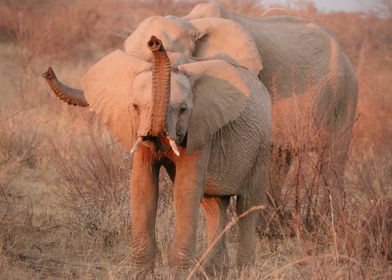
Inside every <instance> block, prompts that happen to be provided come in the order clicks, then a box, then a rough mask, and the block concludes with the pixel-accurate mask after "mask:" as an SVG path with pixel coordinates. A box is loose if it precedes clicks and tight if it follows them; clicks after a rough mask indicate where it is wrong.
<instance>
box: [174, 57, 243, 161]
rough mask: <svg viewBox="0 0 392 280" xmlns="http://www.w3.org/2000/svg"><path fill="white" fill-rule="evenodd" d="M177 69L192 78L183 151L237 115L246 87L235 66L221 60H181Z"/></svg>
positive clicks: (201, 141)
mask: <svg viewBox="0 0 392 280" xmlns="http://www.w3.org/2000/svg"><path fill="white" fill-rule="evenodd" d="M178 69H179V71H181V72H182V73H184V74H185V75H187V76H190V77H191V79H194V84H193V92H194V100H193V109H192V113H191V115H190V117H189V124H188V132H187V147H186V150H187V153H192V151H193V150H194V149H197V148H200V147H201V146H202V145H203V144H204V143H206V142H207V141H208V140H210V139H212V137H213V135H214V134H215V133H216V132H217V131H218V130H219V129H220V128H222V127H224V126H225V125H227V124H228V123H229V122H231V121H234V120H235V119H237V118H238V117H239V116H240V114H241V112H242V111H243V110H244V109H245V106H246V101H247V99H248V97H249V94H250V89H249V87H248V86H247V84H246V83H245V81H244V80H243V79H242V77H241V74H240V72H239V70H238V69H237V68H236V67H235V66H233V65H231V64H229V63H227V62H225V61H223V60H208V61H202V62H194V63H189V64H183V65H179V66H178Z"/></svg>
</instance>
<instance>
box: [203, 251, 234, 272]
mask: <svg viewBox="0 0 392 280" xmlns="http://www.w3.org/2000/svg"><path fill="white" fill-rule="evenodd" d="M229 268H230V261H229V255H228V254H227V251H226V249H223V251H221V252H218V253H216V254H215V255H213V256H210V257H209V258H208V259H207V260H206V261H205V262H204V265H203V269H204V271H205V272H206V273H207V275H208V276H212V277H215V278H219V279H225V278H226V276H227V274H228V272H229Z"/></svg>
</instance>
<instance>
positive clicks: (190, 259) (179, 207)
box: [169, 149, 209, 279]
mask: <svg viewBox="0 0 392 280" xmlns="http://www.w3.org/2000/svg"><path fill="white" fill-rule="evenodd" d="M206 150H207V149H202V150H198V151H194V152H193V153H192V154H191V155H188V154H186V153H185V151H184V152H183V153H182V155H181V157H180V158H178V160H177V163H176V178H175V181H174V192H173V196H174V203H175V208H176V210H175V212H176V228H175V232H174V238H173V241H172V243H171V245H170V248H169V265H170V267H171V269H172V272H173V274H174V278H175V279H182V278H185V277H186V275H188V273H189V271H190V269H191V268H192V267H193V266H194V265H195V263H196V262H195V259H194V248H195V238H196V229H197V223H198V219H199V208H200V202H201V198H202V197H203V193H204V185H205V181H206V173H207V166H208V161H209V154H208V152H207V151H206Z"/></svg>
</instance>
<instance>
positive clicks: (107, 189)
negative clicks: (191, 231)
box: [0, 0, 392, 279]
mask: <svg viewBox="0 0 392 280" xmlns="http://www.w3.org/2000/svg"><path fill="white" fill-rule="evenodd" d="M2 2H3V4H4V5H0V18H1V22H0V61H1V63H0V71H1V78H0V80H1V85H2V86H1V89H0V96H1V101H0V131H1V134H0V279H39V278H67V279H80V278H82V279H96V278H104V279H129V278H132V275H133V274H132V267H131V266H130V262H129V255H130V251H129V250H130V249H129V247H128V244H129V240H130V227H131V226H132V225H130V223H129V214H130V213H129V205H128V204H129V199H128V182H129V176H130V169H131V166H130V162H131V160H130V155H129V154H128V153H127V152H126V151H124V150H123V149H122V148H121V147H120V145H119V144H118V143H117V142H116V140H114V139H113V137H112V136H111V135H110V133H109V132H108V131H107V130H106V128H105V127H103V125H102V124H101V123H100V122H99V120H97V119H96V117H95V115H94V114H92V113H90V112H88V110H85V109H83V108H82V109H79V108H75V107H68V106H65V105H64V104H62V103H60V102H59V101H58V100H56V99H55V97H54V96H52V95H51V94H50V92H49V89H48V88H47V87H46V85H45V83H44V81H43V80H42V78H40V73H41V72H43V71H44V70H46V69H45V68H46V67H47V66H48V65H53V66H55V68H56V69H57V72H58V75H59V76H60V77H61V78H62V80H64V81H67V83H69V84H73V85H75V86H78V85H79V79H80V77H81V76H82V74H83V73H84V72H85V71H86V70H87V69H88V68H89V66H91V65H92V64H93V63H95V61H97V59H99V58H100V57H102V56H103V55H104V54H106V53H108V52H110V51H111V50H112V49H114V48H121V47H122V42H123V41H124V39H125V38H126V37H127V36H128V35H129V34H130V33H131V32H132V31H133V30H134V28H135V27H136V26H137V24H138V22H140V21H141V20H142V19H143V18H145V17H148V16H152V15H158V14H165V15H166V14H174V15H182V14H185V13H186V12H188V11H190V9H191V7H193V5H194V4H195V3H196V2H197V1H185V2H181V3H177V2H175V1H173V0H160V1H136V0H133V1H125V0H123V1H98V0H88V1H83V2H81V1H76V0H71V1H49V0H41V1H32V0H30V1H29V0H18V1H7V0H4V1H2ZM226 4H227V5H228V6H229V7H231V8H232V9H235V10H237V11H239V12H242V13H247V14H250V15H253V16H260V15H263V16H268V15H273V14H282V13H284V14H291V15H297V16H302V17H306V18H310V19H312V20H314V21H316V22H318V23H321V24H322V25H324V26H326V27H327V28H328V29H329V30H330V31H331V32H332V33H333V34H335V36H336V37H337V39H338V41H339V42H340V43H341V45H342V46H343V48H344V50H345V52H346V54H347V55H348V56H349V58H350V60H351V61H352V63H353V65H354V66H355V68H356V71H357V73H358V77H359V81H360V96H359V103H358V111H357V120H356V122H355V124H354V129H353V141H352V145H351V148H350V159H349V162H348V164H347V168H346V173H345V181H344V187H345V190H346V211H345V212H344V213H343V215H338V214H341V213H335V215H333V216H332V217H333V218H332V219H331V217H327V216H325V215H324V213H325V212H324V211H323V210H324V209H322V206H321V205H320V204H319V203H317V201H318V196H317V193H316V192H310V191H309V189H308V188H306V186H303V185H299V187H298V188H297V189H296V190H297V192H295V190H290V191H289V192H287V193H288V195H286V196H285V197H284V200H283V203H282V204H281V205H275V206H276V207H273V208H268V209H269V210H268V211H270V213H271V215H268V222H270V223H271V224H267V230H265V229H261V230H260V238H259V239H258V243H257V244H256V247H257V258H256V263H255V265H254V267H252V268H251V269H248V270H247V271H237V270H236V269H235V265H234V263H232V266H231V267H232V268H231V269H230V271H229V274H228V279H282V278H287V279H297V278H305V279H390V278H391V277H392V267H391V259H392V212H391V211H392V198H391V195H392V193H391V192H392V184H391V182H392V157H391V155H392V145H391V144H390V139H392V113H391V110H390V108H392V94H391V93H392V92H391V86H392V78H391V77H392V19H390V18H389V19H388V18H384V19H380V18H377V17H376V16H373V15H361V14H355V13H334V14H322V13H319V12H318V11H317V10H315V9H314V7H311V6H310V7H309V8H308V9H307V10H287V9H283V10H282V9H279V10H271V11H268V12H267V11H266V10H265V9H264V8H263V7H262V6H261V5H259V4H258V2H257V1H243V2H242V1H241V2H239V1H226ZM38 19H39V20H38ZM170 185H171V183H170V180H169V179H168V176H167V175H166V174H165V173H162V174H161V184H160V188H161V189H160V202H159V203H160V204H159V209H158V225H157V236H158V251H159V252H158V257H157V264H158V265H157V266H156V267H157V268H156V276H157V277H160V278H166V277H168V271H167V256H166V249H167V245H168V243H169V241H170V239H171V236H172V232H173V228H174V223H175V222H174V215H173V205H172V203H171V189H170ZM315 187H317V186H315ZM309 209H311V211H310V212H309V211H308V210H309ZM307 213H312V215H311V217H310V216H309V217H308V216H307ZM271 217H272V218H271ZM201 219H202V218H201ZM233 219H234V220H233V221H235V219H236V217H235V216H233ZM200 223H201V224H200V229H203V228H204V225H203V223H204V221H203V220H201V221H200ZM233 225H234V226H233ZM268 227H269V229H270V230H268ZM226 235H227V241H228V242H229V250H230V252H232V251H234V249H235V247H236V246H237V241H236V236H237V229H236V227H235V222H232V223H230V225H229V227H228V228H227V232H226ZM205 240H206V236H205V231H204V230H199V233H198V240H197V256H198V257H199V258H200V259H197V260H195V264H198V263H200V262H201V261H202V259H203V256H204V255H205V253H206V252H208V250H209V249H210V248H207V245H206V242H205ZM230 255H232V254H230ZM234 259H235V258H232V261H234Z"/></svg>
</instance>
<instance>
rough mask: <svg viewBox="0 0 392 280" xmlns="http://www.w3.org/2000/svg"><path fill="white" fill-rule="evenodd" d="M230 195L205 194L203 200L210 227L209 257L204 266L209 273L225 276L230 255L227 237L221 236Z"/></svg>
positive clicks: (202, 203)
mask: <svg viewBox="0 0 392 280" xmlns="http://www.w3.org/2000/svg"><path fill="white" fill-rule="evenodd" d="M229 202H230V197H229V196H225V197H213V196H204V198H203V200H202V201H201V205H202V208H203V210H204V213H205V216H206V219H207V227H208V249H207V250H209V252H208V257H207V260H206V261H205V262H204V264H203V267H204V269H205V271H206V272H207V273H208V274H209V275H215V276H217V277H222V276H225V275H226V273H227V271H228V268H229V255H228V253H227V247H226V242H225V237H224V235H223V236H220V234H221V233H222V231H223V230H224V228H225V226H226V221H227V217H226V216H227V213H226V211H227V207H228V206H229Z"/></svg>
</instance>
